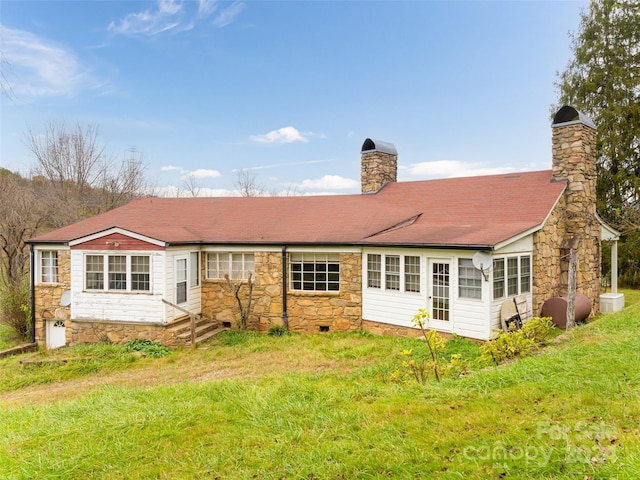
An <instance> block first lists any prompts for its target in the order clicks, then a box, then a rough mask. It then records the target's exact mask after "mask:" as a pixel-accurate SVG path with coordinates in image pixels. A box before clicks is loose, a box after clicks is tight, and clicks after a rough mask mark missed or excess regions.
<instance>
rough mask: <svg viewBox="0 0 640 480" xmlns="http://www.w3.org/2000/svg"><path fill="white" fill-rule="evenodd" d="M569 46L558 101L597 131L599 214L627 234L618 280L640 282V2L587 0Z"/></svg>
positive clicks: (561, 76) (559, 85) (559, 83)
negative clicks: (589, 121) (587, 119)
mask: <svg viewBox="0 0 640 480" xmlns="http://www.w3.org/2000/svg"><path fill="white" fill-rule="evenodd" d="M572 48H573V55H574V58H573V59H572V60H571V62H570V63H569V64H568V65H567V68H566V69H565V71H564V72H562V73H560V74H558V82H557V83H556V87H557V88H558V92H559V102H558V103H559V105H571V106H573V107H575V108H577V109H578V110H580V111H582V112H584V113H585V114H587V115H588V116H589V117H591V119H593V121H594V122H595V124H596V125H597V127H598V133H597V145H596V149H597V155H598V184H597V195H598V212H599V214H600V215H601V216H602V217H603V218H604V219H605V220H606V221H607V222H608V223H610V224H612V225H613V226H615V227H616V228H618V229H619V230H621V231H622V232H623V233H624V234H625V236H626V238H625V245H626V246H627V247H628V248H627V249H626V250H623V249H621V265H620V267H621V271H620V273H621V276H622V277H623V278H624V277H629V278H628V279H629V280H631V279H633V278H635V279H636V281H637V282H638V283H637V284H640V251H630V248H631V249H632V245H638V244H639V242H638V239H639V238H640V3H639V2H638V0H617V1H616V0H591V2H590V4H589V8H588V9H587V10H585V11H584V12H583V13H582V18H581V24H580V29H579V32H578V33H577V34H574V35H572ZM625 245H623V247H624V246H625ZM632 250H633V249H632ZM631 283H635V282H634V281H631Z"/></svg>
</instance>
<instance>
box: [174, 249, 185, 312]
mask: <svg viewBox="0 0 640 480" xmlns="http://www.w3.org/2000/svg"><path fill="white" fill-rule="evenodd" d="M186 301H187V259H186V258H178V259H176V303H177V304H178V305H180V304H181V303H186Z"/></svg>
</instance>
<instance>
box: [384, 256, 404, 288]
mask: <svg viewBox="0 0 640 480" xmlns="http://www.w3.org/2000/svg"><path fill="white" fill-rule="evenodd" d="M384 272H385V288H386V289H387V290H400V256H399V255H385V266H384Z"/></svg>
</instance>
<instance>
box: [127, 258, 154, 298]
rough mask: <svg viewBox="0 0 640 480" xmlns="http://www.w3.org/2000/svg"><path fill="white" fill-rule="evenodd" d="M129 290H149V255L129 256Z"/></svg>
mask: <svg viewBox="0 0 640 480" xmlns="http://www.w3.org/2000/svg"><path fill="white" fill-rule="evenodd" d="M131 290H135V291H143V292H144V291H148V290H150V273H149V257H146V256H132V257H131Z"/></svg>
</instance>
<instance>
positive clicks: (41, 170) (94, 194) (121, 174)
mask: <svg viewBox="0 0 640 480" xmlns="http://www.w3.org/2000/svg"><path fill="white" fill-rule="evenodd" d="M25 144H26V146H27V148H28V149H29V150H30V151H31V153H32V154H33V156H34V159H35V166H34V168H33V171H32V176H33V179H34V181H36V182H42V183H44V184H45V185H46V186H47V187H49V189H50V190H51V193H52V195H53V197H54V199H55V200H56V201H57V203H58V205H59V207H60V209H59V215H58V216H56V218H55V221H54V224H53V225H52V226H53V227H58V226H62V225H65V224H68V223H71V222H74V221H77V220H80V219H82V218H84V217H87V216H90V215H95V214H97V213H101V212H104V211H107V210H110V209H112V208H115V207H118V206H120V205H123V204H124V203H126V202H128V201H129V200H131V199H132V198H133V197H135V196H137V195H140V194H142V192H143V191H144V188H145V186H146V181H145V178H144V166H143V163H142V160H141V158H140V156H139V155H138V156H137V157H136V154H137V152H136V150H135V149H132V150H130V151H129V152H130V154H131V155H130V156H129V158H126V159H124V160H123V161H122V162H117V161H116V159H115V157H114V156H113V155H111V154H108V153H107V152H106V150H105V146H104V145H103V144H101V142H100V132H99V128H98V127H97V126H96V125H88V126H85V127H83V126H82V125H80V124H78V125H77V126H76V127H75V129H69V128H67V126H66V125H65V123H64V122H59V121H50V122H49V123H48V124H47V125H46V126H45V129H44V132H43V133H39V132H35V131H34V130H31V129H30V130H29V131H28V133H27V135H26V138H25Z"/></svg>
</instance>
